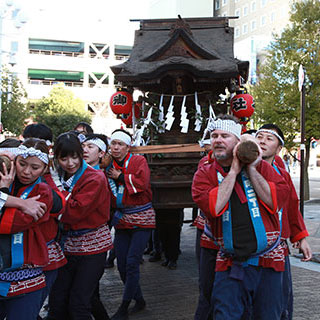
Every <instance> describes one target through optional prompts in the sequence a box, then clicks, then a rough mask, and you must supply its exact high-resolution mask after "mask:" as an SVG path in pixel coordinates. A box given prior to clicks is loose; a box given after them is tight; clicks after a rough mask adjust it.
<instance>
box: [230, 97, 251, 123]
mask: <svg viewBox="0 0 320 320" xmlns="http://www.w3.org/2000/svg"><path fill="white" fill-rule="evenodd" d="M230 107H231V112H232V113H233V115H234V116H235V117H237V118H239V119H241V118H250V117H251V116H252V114H253V112H254V107H255V105H254V100H253V97H252V96H251V95H250V94H248V93H240V94H236V95H235V96H234V97H233V98H232V99H231V102H230Z"/></svg>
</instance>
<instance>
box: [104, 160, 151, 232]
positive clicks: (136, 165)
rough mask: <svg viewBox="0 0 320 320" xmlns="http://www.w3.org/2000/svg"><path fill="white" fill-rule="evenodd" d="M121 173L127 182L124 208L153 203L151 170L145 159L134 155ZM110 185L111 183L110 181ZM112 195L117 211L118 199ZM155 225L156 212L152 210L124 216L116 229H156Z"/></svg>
mask: <svg viewBox="0 0 320 320" xmlns="http://www.w3.org/2000/svg"><path fill="white" fill-rule="evenodd" d="M121 171H122V173H123V175H124V181H125V189H124V193H123V198H122V204H123V206H124V207H137V206H142V205H145V204H147V203H149V202H152V192H151V184H150V169H149V166H148V163H147V160H146V159H145V157H143V156H140V155H132V156H131V158H130V161H129V164H128V167H127V168H124V169H122V170H121ZM108 183H110V182H109V180H108ZM109 186H110V184H109ZM110 188H111V187H110ZM111 194H112V195H111V204H112V207H113V208H114V209H117V202H116V197H115V195H114V194H113V193H112V192H111ZM155 224H156V221H155V212H154V209H153V208H150V209H148V210H145V211H141V212H139V213H134V214H124V215H123V216H122V218H121V219H120V221H119V223H118V224H117V225H116V228H117V229H132V228H134V227H140V228H155Z"/></svg>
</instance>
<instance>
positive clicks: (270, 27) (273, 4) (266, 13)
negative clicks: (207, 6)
mask: <svg viewBox="0 0 320 320" xmlns="http://www.w3.org/2000/svg"><path fill="white" fill-rule="evenodd" d="M293 2H294V1H292V0H215V1H214V12H215V15H216V16H229V17H234V18H235V19H232V20H231V22H230V25H231V26H232V27H233V28H234V51H235V56H236V57H238V58H239V59H243V60H244V59H245V60H248V61H250V77H249V81H250V82H251V83H252V84H254V83H256V81H257V66H258V64H259V63H261V60H263V56H264V51H265V49H266V48H267V47H268V45H269V44H270V42H271V41H272V38H273V35H274V34H278V35H279V34H281V32H282V30H283V29H284V28H285V27H286V26H287V25H288V23H289V14H290V7H291V5H292V4H293Z"/></svg>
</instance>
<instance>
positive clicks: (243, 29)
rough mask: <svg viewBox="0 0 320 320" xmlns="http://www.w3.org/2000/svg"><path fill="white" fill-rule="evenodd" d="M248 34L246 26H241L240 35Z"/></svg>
mask: <svg viewBox="0 0 320 320" xmlns="http://www.w3.org/2000/svg"><path fill="white" fill-rule="evenodd" d="M247 33H248V24H247V23H245V24H244V25H243V26H242V34H247Z"/></svg>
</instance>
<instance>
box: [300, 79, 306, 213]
mask: <svg viewBox="0 0 320 320" xmlns="http://www.w3.org/2000/svg"><path fill="white" fill-rule="evenodd" d="M305 95H306V89H305V85H304V84H303V85H302V89H301V92H300V107H301V108H300V131H301V142H300V211H301V214H302V216H303V214H304V153H305V149H306V146H305Z"/></svg>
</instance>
